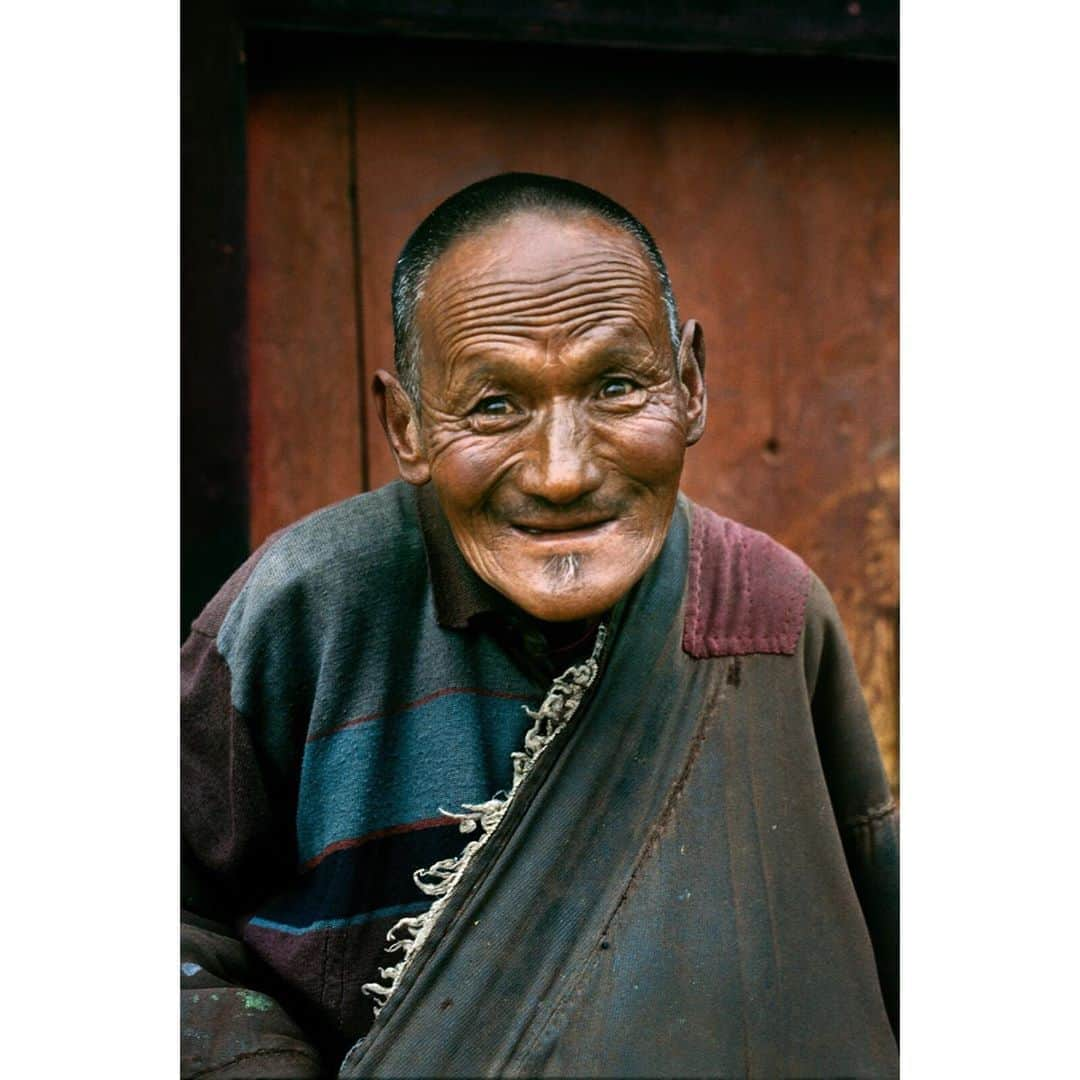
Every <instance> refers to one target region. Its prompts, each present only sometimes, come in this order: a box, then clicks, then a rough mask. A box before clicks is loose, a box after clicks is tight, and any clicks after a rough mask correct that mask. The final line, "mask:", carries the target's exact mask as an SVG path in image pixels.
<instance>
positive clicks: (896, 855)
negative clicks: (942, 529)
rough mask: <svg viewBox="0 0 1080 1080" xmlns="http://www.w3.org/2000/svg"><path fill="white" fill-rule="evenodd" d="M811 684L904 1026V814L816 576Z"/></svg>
mask: <svg viewBox="0 0 1080 1080" xmlns="http://www.w3.org/2000/svg"><path fill="white" fill-rule="evenodd" d="M806 628H807V640H806V651H805V654H804V655H805V661H806V667H807V685H808V687H809V689H810V693H811V708H812V711H813V716H814V729H815V732H816V734H817V743H818V750H819V753H820V754H821V763H822V767H823V769H824V772H825V779H826V781H827V783H828V786H829V795H830V797H831V799H832V804H833V810H834V812H835V814H836V820H837V823H838V825H839V827H840V830H841V835H842V837H843V841H844V851H845V854H846V855H847V860H848V866H849V868H850V871H851V877H852V880H853V882H854V884H855V890H856V892H857V893H858V896H859V902H860V904H861V905H862V909H863V916H864V918H865V919H866V925H867V929H868V930H869V931H870V938H871V941H872V942H873V946H874V957H875V959H876V961H877V968H878V977H879V979H880V982H881V990H882V997H883V998H884V1001H885V1008H886V1011H887V1012H888V1014H889V1020H890V1022H891V1023H892V1027H893V1031H894V1033H897V1034H898V1033H899V974H900V951H899V950H900V845H899V834H900V820H899V812H898V810H897V807H896V804H895V802H894V801H893V798H892V792H891V790H890V788H889V784H888V780H887V778H886V776H885V770H884V768H883V766H882V763H881V754H880V751H879V750H878V746H877V741H876V739H875V738H874V733H873V730H872V728H871V726H870V718H869V715H868V713H867V708H866V701H865V699H864V697H863V693H862V688H861V687H860V685H859V677H858V674H857V672H856V670H855V663H854V661H853V659H852V656H851V651H850V649H849V648H848V643H847V639H846V638H845V636H844V630H843V626H842V625H841V622H840V616H839V615H838V614H837V611H836V607H835V605H834V604H833V601H832V598H831V597H830V596H829V594H828V592H827V590H826V589H825V587H824V586H823V585H822V584H821V582H820V581H818V580H817V578H813V580H812V583H811V586H810V595H809V597H808V600H807V613H806Z"/></svg>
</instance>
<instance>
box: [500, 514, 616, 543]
mask: <svg viewBox="0 0 1080 1080" xmlns="http://www.w3.org/2000/svg"><path fill="white" fill-rule="evenodd" d="M615 520H616V519H615V518H614V517H603V518H591V519H589V520H587V521H580V520H579V521H575V520H573V519H572V518H571V519H568V520H565V521H545V522H532V523H530V524H525V523H524V522H511V525H512V527H513V528H514V529H515V530H516V531H517V532H519V533H524V534H525V535H526V536H528V537H530V538H531V539H537V540H577V541H581V540H585V539H591V538H592V537H593V536H596V535H597V534H599V533H600V532H602V531H604V530H605V529H606V527H607V526H609V525H613V524H614V523H615Z"/></svg>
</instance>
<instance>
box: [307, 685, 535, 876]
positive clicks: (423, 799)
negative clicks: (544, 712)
mask: <svg viewBox="0 0 1080 1080" xmlns="http://www.w3.org/2000/svg"><path fill="white" fill-rule="evenodd" d="M531 723H532V721H531V720H529V718H528V717H527V716H526V715H525V711H524V709H523V708H522V706H521V703H520V702H517V701H506V700H504V699H501V698H492V697H488V696H482V695H478V694H469V693H458V694H450V695H447V696H445V697H439V698H436V699H435V700H434V701H429V702H427V703H425V704H423V705H419V706H417V707H415V708H412V709H410V710H408V711H405V712H399V713H394V714H390V715H388V716H383V717H380V718H378V719H375V720H369V721H366V722H364V723H362V724H357V725H356V726H354V727H349V728H345V729H344V730H342V731H339V732H337V733H336V734H334V735H332V736H328V737H327V738H324V739H320V740H318V741H317V742H313V743H309V744H308V746H307V748H306V750H305V753H304V764H303V769H302V772H301V778H300V799H299V806H298V809H297V843H298V849H299V851H298V853H299V859H300V862H301V863H305V862H307V861H308V860H309V859H312V858H314V857H315V856H316V855H319V854H321V853H322V852H323V851H324V850H325V849H326V848H327V847H329V846H330V845H331V844H334V843H337V842H339V841H342V840H349V839H353V838H355V837H358V836H363V835H365V834H367V833H370V832H374V831H375V830H378V829H385V828H388V827H390V826H393V825H403V824H408V823H411V822H414V821H422V820H425V819H427V818H433V817H437V816H438V815H439V813H440V811H441V810H451V811H454V810H458V809H459V808H460V806H461V804H462V803H475V802H482V801H484V800H485V799H488V798H490V797H491V796H492V795H494V794H495V792H496V791H498V790H500V789H506V788H509V786H510V783H511V780H512V778H513V767H512V763H511V760H510V755H511V753H513V751H515V750H519V749H521V747H522V745H523V743H524V739H525V732H526V731H527V730H528V729H529V727H530V725H531Z"/></svg>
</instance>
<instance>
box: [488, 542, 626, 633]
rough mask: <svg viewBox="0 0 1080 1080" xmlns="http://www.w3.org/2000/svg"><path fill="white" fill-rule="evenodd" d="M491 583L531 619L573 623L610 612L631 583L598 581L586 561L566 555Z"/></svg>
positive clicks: (585, 559)
mask: <svg viewBox="0 0 1080 1080" xmlns="http://www.w3.org/2000/svg"><path fill="white" fill-rule="evenodd" d="M634 580H636V579H634ZM492 584H493V585H494V586H495V588H496V589H498V590H499V592H501V593H502V594H503V595H504V596H507V597H508V598H509V599H510V600H512V601H513V602H514V603H515V604H516V605H517V606H518V607H519V608H521V609H522V610H523V611H526V612H528V614H530V615H532V616H533V618H536V619H541V620H542V621H544V622H576V621H579V620H581V619H591V618H595V617H597V616H599V615H602V614H603V613H604V612H605V611H608V610H610V609H611V608H612V607H614V606H615V604H616V603H618V601H619V600H620V599H622V597H623V596H624V595H625V594H626V593H627V592H628V591H629V590H630V588H631V587H632V586H633V584H634V581H633V580H628V579H622V578H620V579H619V580H598V579H597V576H596V575H595V574H592V573H590V572H589V566H588V559H587V558H585V557H583V556H581V555H579V554H576V553H574V552H567V553H565V554H561V555H558V556H552V557H550V558H549V559H547V560H545V561H544V563H543V564H542V565H541V566H540V567H530V568H529V571H527V572H523V573H520V574H513V575H507V577H506V578H505V579H504V580H503V581H497V582H492Z"/></svg>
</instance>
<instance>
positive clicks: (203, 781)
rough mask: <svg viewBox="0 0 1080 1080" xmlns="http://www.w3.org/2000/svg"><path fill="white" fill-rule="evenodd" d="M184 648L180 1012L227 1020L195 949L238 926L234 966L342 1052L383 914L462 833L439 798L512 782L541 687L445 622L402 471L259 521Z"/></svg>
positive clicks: (371, 974)
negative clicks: (283, 518) (330, 502)
mask: <svg viewBox="0 0 1080 1080" xmlns="http://www.w3.org/2000/svg"><path fill="white" fill-rule="evenodd" d="M182 663H183V668H182V672H183V690H184V696H183V718H182V790H183V793H184V803H183V808H182V822H183V831H184V907H185V909H187V910H188V911H189V912H192V913H193V918H191V919H190V920H189V930H188V935H187V936H188V943H187V946H186V948H187V950H188V953H187V954H185V955H188V954H190V957H189V959H188V961H187V963H188V968H187V970H188V971H191V972H193V974H192V975H189V976H188V977H187V978H186V979H185V984H186V990H185V994H186V1000H185V1006H186V1008H185V1026H186V1027H187V1028H188V1029H189V1030H190V1031H192V1032H194V1033H196V1034H197V1035H199V1036H200V1037H204V1033H205V1031H206V1030H210V1031H213V1030H215V1028H216V1027H217V1026H219V1025H226V1026H227V1025H228V1024H231V1023H233V1022H234V1021H233V1020H232V1019H229V1018H228V1017H225V1018H218V1017H215V1016H213V1015H210V1014H211V1013H213V1012H215V1011H217V1012H221V1010H222V1009H224V1008H225V1007H226V1005H227V1006H228V1008H234V1009H237V1010H239V1012H240V1014H241V1017H242V1016H243V1015H244V1012H245V1010H247V1011H249V1012H250V1008H249V1006H248V1004H247V1003H248V1002H249V1001H250V998H244V997H243V996H242V995H241V996H236V997H234V998H228V996H227V995H226V997H225V999H224V1000H225V1005H223V997H222V995H221V994H220V993H218V994H217V995H216V996H217V1001H214V1000H212V999H211V998H210V996H209V994H208V993H207V991H210V990H212V989H213V988H214V986H215V984H220V982H221V980H220V978H217V976H218V975H219V974H220V973H219V972H212V967H213V961H212V960H211V962H210V966H209V967H208V966H207V964H204V963H200V962H199V961H200V959H205V958H206V957H205V954H206V952H207V950H208V948H210V945H208V944H207V942H208V941H209V942H210V943H211V944H212V945H213V946H214V948H220V947H222V945H221V942H220V941H218V940H217V937H216V936H212V937H209V938H208V935H220V937H221V938H224V939H227V938H228V937H229V936H231V935H232V934H235V935H236V937H237V938H238V939H239V941H240V942H242V944H243V946H244V947H245V954H246V955H244V957H243V962H244V964H245V965H247V966H248V968H250V969H251V970H250V973H249V971H244V972H242V973H237V978H236V980H235V981H236V983H237V984H238V985H240V986H248V985H250V984H252V983H254V984H257V985H259V986H260V987H265V988H266V989H267V990H268V991H269V993H270V995H271V996H270V997H268V998H266V999H265V1001H264V1000H263V999H262V998H259V999H258V1005H259V1006H265V1008H264V1010H263V1011H264V1012H269V1011H271V1010H274V1011H276V1010H277V1008H278V1005H279V1004H280V1005H281V1006H283V1013H282V1024H283V1025H287V1021H286V1019H285V1018H286V1017H292V1018H294V1019H295V1020H297V1021H298V1022H299V1023H300V1025H301V1028H302V1030H303V1032H304V1033H305V1036H307V1037H309V1038H312V1039H313V1040H315V1042H316V1044H317V1045H318V1046H319V1048H320V1049H321V1050H322V1053H323V1056H324V1058H325V1059H326V1060H333V1059H335V1058H336V1059H338V1060H340V1056H341V1055H342V1054H344V1052H345V1050H347V1049H348V1047H349V1046H350V1045H351V1044H352V1042H353V1041H355V1039H356V1038H357V1037H358V1036H359V1035H361V1034H362V1033H363V1032H364V1031H365V1030H366V1029H367V1027H368V1026H370V1024H371V1021H372V1008H373V1004H374V1002H373V1001H372V999H371V998H370V997H368V996H365V995H364V994H362V993H361V987H362V985H363V984H364V983H367V982H371V981H372V979H374V978H376V977H377V969H378V967H379V965H380V964H385V963H387V962H388V961H387V959H386V956H385V954H384V953H383V950H384V947H385V945H386V932H387V930H388V929H389V928H390V927H391V926H392V925H393V924H394V923H395V922H396V921H397V920H398V919H399V918H400V917H402V916H403V915H410V914H416V913H419V912H422V911H424V910H425V909H426V908H428V907H429V906H430V904H431V898H430V897H427V896H424V895H423V894H422V893H421V892H420V891H419V889H418V888H417V887H416V885H415V883H414V881H413V877H412V875H413V871H414V870H416V869H417V868H420V867H426V866H429V865H431V864H432V863H434V862H436V861H437V860H439V859H443V858H447V857H450V856H453V855H456V854H457V853H458V852H459V851H460V850H461V847H462V844H463V840H462V838H461V835H460V833H459V831H458V828H457V822H456V821H455V820H454V819H453V818H451V817H449V816H447V814H446V813H445V811H451V812H453V811H456V810H458V809H459V808H460V807H461V805H462V804H465V803H476V802H479V801H482V800H484V799H487V798H489V797H490V796H491V795H492V794H494V793H495V792H497V791H500V790H503V789H507V788H508V787H509V785H510V783H511V753H512V752H513V751H515V750H517V749H519V748H520V746H521V744H522V740H523V738H524V734H525V732H526V730H527V729H528V727H529V725H530V720H529V718H528V716H527V715H526V713H525V709H524V706H531V707H535V706H536V705H538V704H539V702H540V700H541V699H542V698H543V696H544V692H545V690H546V685H545V684H543V683H541V682H540V681H538V679H537V677H536V673H535V672H529V673H526V671H527V669H525V670H523V667H522V665H521V664H520V663H515V662H514V661H513V660H512V659H511V657H510V656H509V655H508V654H507V652H506V651H505V650H504V649H502V648H500V646H499V644H498V643H497V642H496V640H495V639H494V638H493V636H492V635H491V634H488V633H478V632H475V631H471V630H468V629H456V628H447V627H444V626H440V625H439V620H438V619H437V618H436V595H435V592H434V589H433V584H432V580H431V574H430V573H429V570H428V557H427V552H426V551H425V546H424V540H423V535H422V530H421V528H420V523H419V520H418V515H417V506H416V500H415V499H414V495H413V491H412V490H411V489H409V488H407V487H406V486H405V485H403V484H402V483H400V482H395V483H392V484H390V485H388V486H386V487H384V488H381V489H380V490H378V491H375V492H370V493H367V494H364V495H360V496H357V497H355V498H353V499H349V500H347V501H345V502H343V503H340V504H338V505H336V506H332V507H329V508H327V509H325V510H322V511H319V512H317V513H315V514H313V515H312V516H310V517H308V518H306V519H304V520H303V521H301V522H299V523H297V524H296V525H294V526H292V527H290V528H289V529H287V530H285V531H284V532H283V533H281V534H278V535H277V536H275V537H273V538H271V540H270V541H268V542H267V543H266V544H265V545H264V546H263V547H262V548H261V549H260V550H259V551H257V552H256V553H255V554H254V555H253V556H252V557H251V558H250V559H249V560H248V561H247V562H246V563H245V564H244V566H242V567H241V568H240V569H239V570H238V571H237V573H236V574H235V575H234V576H233V577H232V578H231V579H230V581H229V582H228V583H227V584H226V585H225V586H224V587H223V589H222V590H221V592H220V593H219V594H218V595H217V596H216V597H215V598H214V600H213V601H212V602H211V603H210V604H209V605H208V607H207V608H206V610H205V611H204V612H203V613H202V614H201V615H200V617H199V618H198V619H197V620H196V621H195V623H194V624H193V626H192V633H191V636H190V637H189V639H188V641H187V643H186V644H185V646H184V650H183V654H182ZM530 676H532V677H530ZM206 919H211V920H214V923H208V922H206V921H205V920H206ZM227 944H228V945H230V946H231V942H227ZM211 951H213V950H211ZM219 966H220V965H219ZM195 969H199V970H195ZM238 994H239V992H238ZM192 997H197V998H198V1000H195V1001H193V1000H192ZM259 1019H260V1020H261V1021H263V1022H264V1023H265V1021H266V1020H267V1017H266V1016H265V1015H263V1016H260V1017H259ZM294 1034H295V1033H294ZM297 1037H298V1035H297ZM208 1053H209V1052H208ZM209 1056H211V1057H212V1056H213V1055H212V1054H211V1055H209Z"/></svg>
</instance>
